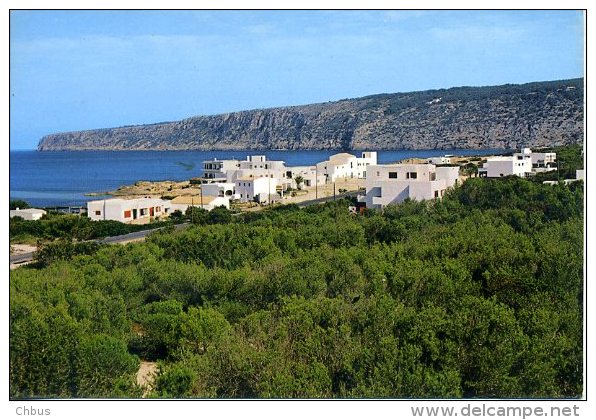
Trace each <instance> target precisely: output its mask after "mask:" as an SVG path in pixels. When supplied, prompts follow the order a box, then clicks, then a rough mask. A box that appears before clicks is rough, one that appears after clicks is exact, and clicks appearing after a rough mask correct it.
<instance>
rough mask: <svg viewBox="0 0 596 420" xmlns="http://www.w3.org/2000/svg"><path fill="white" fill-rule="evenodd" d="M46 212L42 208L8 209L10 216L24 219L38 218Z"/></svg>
mask: <svg viewBox="0 0 596 420" xmlns="http://www.w3.org/2000/svg"><path fill="white" fill-rule="evenodd" d="M44 214H46V211H45V210H42V209H19V208H17V209H16V210H10V217H22V218H23V219H24V220H39V219H41V218H42V216H43V215H44Z"/></svg>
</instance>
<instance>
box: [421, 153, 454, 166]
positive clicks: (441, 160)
mask: <svg viewBox="0 0 596 420" xmlns="http://www.w3.org/2000/svg"><path fill="white" fill-rule="evenodd" d="M451 157H452V156H451V155H445V156H437V157H431V158H428V159H427V160H426V162H427V163H430V164H433V165H450V164H451Z"/></svg>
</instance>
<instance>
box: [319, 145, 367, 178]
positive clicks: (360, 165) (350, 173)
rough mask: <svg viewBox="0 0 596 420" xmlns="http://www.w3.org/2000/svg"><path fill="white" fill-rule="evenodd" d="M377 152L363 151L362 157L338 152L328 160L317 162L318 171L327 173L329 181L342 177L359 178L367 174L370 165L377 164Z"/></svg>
mask: <svg viewBox="0 0 596 420" xmlns="http://www.w3.org/2000/svg"><path fill="white" fill-rule="evenodd" d="M376 163H377V152H362V155H361V157H359V158H357V157H356V156H354V155H352V154H350V153H337V154H335V155H331V156H330V157H329V159H328V160H326V161H324V162H320V163H318V164H317V171H318V172H319V173H322V174H325V176H326V179H327V182H334V181H335V180H337V179H340V178H359V179H363V178H366V176H367V171H368V167H369V166H370V165H376Z"/></svg>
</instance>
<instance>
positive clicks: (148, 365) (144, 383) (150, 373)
mask: <svg viewBox="0 0 596 420" xmlns="http://www.w3.org/2000/svg"><path fill="white" fill-rule="evenodd" d="M156 376H157V363H155V362H145V361H142V362H141V365H140V366H139V371H138V372H137V385H139V386H140V387H141V388H143V396H142V398H147V395H149V393H150V392H151V391H152V390H153V387H154V385H155V377H156Z"/></svg>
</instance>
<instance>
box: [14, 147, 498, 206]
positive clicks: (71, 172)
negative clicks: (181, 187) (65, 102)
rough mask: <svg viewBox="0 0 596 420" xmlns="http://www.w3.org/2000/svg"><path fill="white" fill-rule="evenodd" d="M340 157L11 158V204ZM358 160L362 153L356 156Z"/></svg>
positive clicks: (417, 153) (20, 154)
mask: <svg viewBox="0 0 596 420" xmlns="http://www.w3.org/2000/svg"><path fill="white" fill-rule="evenodd" d="M497 152H500V150H495V149H491V150H465V149H461V150H397V151H380V152H378V160H379V163H390V162H395V161H397V160H400V159H404V158H409V157H421V158H424V157H431V156H442V155H444V154H452V155H456V156H457V155H468V156H471V155H487V154H492V153H497ZM334 153H337V151H329V150H326V151H318V150H309V151H268V152H264V151H256V152H255V151H245V152H238V151H235V152H227V151H225V152H222V151H210V152H200V151H163V152H158V151H117V152H116V151H114V152H37V151H11V152H10V199H11V200H14V199H22V200H25V201H27V202H29V203H30V204H31V205H33V206H37V207H51V206H68V205H72V206H77V205H82V204H85V203H86V202H87V201H89V200H94V199H97V198H95V197H93V198H91V197H85V196H84V194H85V193H89V192H104V191H112V190H115V189H116V188H118V187H119V186H121V185H126V184H133V183H134V182H136V181H141V180H142V181H164V180H171V181H183V180H188V179H190V178H192V177H196V176H201V172H202V170H201V169H202V162H203V161H204V160H208V159H213V158H218V159H231V158H236V159H245V158H246V156H248V155H251V154H252V155H258V154H264V155H266V156H267V158H268V159H271V160H283V161H285V162H286V164H287V165H288V166H296V165H313V164H315V163H317V162H321V161H323V160H326V159H327V158H328V157H329V156H330V155H332V154H334ZM354 154H356V155H357V156H359V155H360V153H359V152H354Z"/></svg>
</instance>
